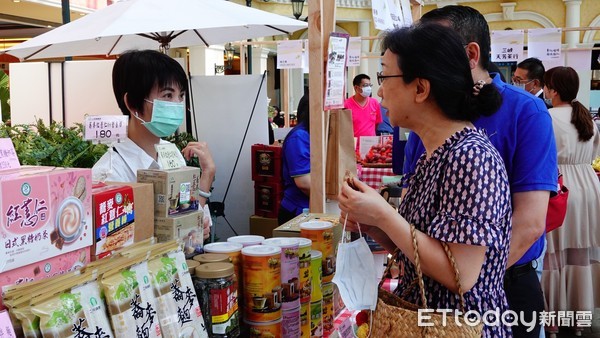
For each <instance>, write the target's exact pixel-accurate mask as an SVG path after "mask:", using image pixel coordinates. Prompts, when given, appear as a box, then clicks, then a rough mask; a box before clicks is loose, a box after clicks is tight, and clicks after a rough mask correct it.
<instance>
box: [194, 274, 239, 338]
mask: <svg viewBox="0 0 600 338" xmlns="http://www.w3.org/2000/svg"><path fill="white" fill-rule="evenodd" d="M233 276H234V268H233V264H231V263H206V264H200V265H199V266H197V267H196V270H195V278H194V288H195V289H196V294H197V295H198V300H199V302H200V308H201V309H202V314H203V317H204V324H205V325H206V331H208V334H209V336H210V337H215V338H235V337H239V336H240V319H239V312H238V299H237V298H238V295H237V287H236V285H235V284H234V279H233Z"/></svg>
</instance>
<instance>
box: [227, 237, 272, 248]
mask: <svg viewBox="0 0 600 338" xmlns="http://www.w3.org/2000/svg"><path fill="white" fill-rule="evenodd" d="M264 240H265V238H264V237H263V236H259V235H241V236H233V237H229V238H227V242H229V243H238V244H241V245H243V246H244V248H245V247H247V246H252V245H260V244H261V243H262V242H263V241H264Z"/></svg>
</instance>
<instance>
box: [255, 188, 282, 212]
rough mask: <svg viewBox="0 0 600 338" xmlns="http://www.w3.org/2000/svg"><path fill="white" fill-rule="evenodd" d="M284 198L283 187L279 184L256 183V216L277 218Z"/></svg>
mask: <svg viewBox="0 0 600 338" xmlns="http://www.w3.org/2000/svg"><path fill="white" fill-rule="evenodd" d="M282 198H283V186H282V184H280V183H278V182H260V183H259V182H256V183H254V214H255V215H258V216H262V217H267V218H276V217H277V215H278V214H279V206H280V204H281V199H282Z"/></svg>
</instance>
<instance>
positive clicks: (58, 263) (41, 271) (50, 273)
mask: <svg viewBox="0 0 600 338" xmlns="http://www.w3.org/2000/svg"><path fill="white" fill-rule="evenodd" d="M90 252H91V247H90V246H88V247H85V248H81V249H78V250H75V251H71V252H67V253H65V254H62V255H59V256H55V257H52V258H48V259H45V260H42V261H39V262H37V263H32V264H29V265H25V266H22V267H20V268H16V269H14V270H11V271H7V272H3V273H0V288H2V291H3V292H4V290H5V288H6V287H7V286H11V285H18V284H24V283H29V282H33V281H36V280H40V279H46V278H50V277H54V276H57V275H62V274H64V273H67V272H71V271H74V270H77V269H79V268H82V267H84V266H85V265H87V264H88V263H89V262H90ZM3 308H4V305H3V304H1V303H0V309H3Z"/></svg>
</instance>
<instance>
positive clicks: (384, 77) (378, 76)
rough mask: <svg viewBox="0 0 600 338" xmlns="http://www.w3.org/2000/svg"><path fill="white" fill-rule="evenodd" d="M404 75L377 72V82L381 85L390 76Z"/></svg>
mask: <svg viewBox="0 0 600 338" xmlns="http://www.w3.org/2000/svg"><path fill="white" fill-rule="evenodd" d="M403 76H404V75H400V74H399V75H383V74H381V72H377V83H379V85H380V86H381V84H382V83H383V80H385V79H387V78H388V77H403Z"/></svg>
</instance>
